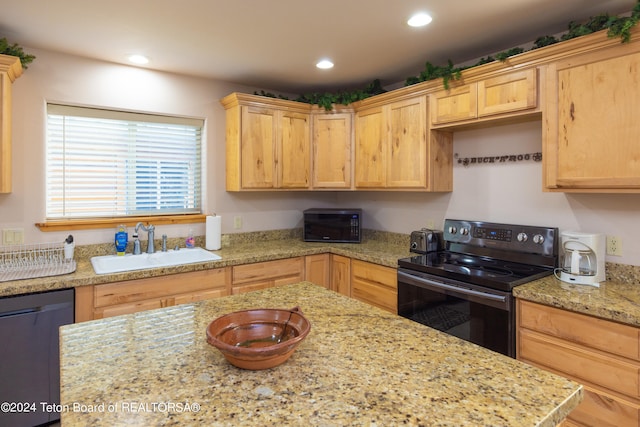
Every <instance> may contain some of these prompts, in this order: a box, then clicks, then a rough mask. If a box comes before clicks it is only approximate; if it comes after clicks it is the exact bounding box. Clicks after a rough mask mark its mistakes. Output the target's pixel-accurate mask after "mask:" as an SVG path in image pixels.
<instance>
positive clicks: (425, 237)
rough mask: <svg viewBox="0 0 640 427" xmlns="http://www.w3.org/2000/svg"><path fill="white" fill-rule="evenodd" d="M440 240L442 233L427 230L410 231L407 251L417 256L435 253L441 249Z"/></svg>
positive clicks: (441, 243)
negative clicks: (417, 254)
mask: <svg viewBox="0 0 640 427" xmlns="http://www.w3.org/2000/svg"><path fill="white" fill-rule="evenodd" d="M442 239H443V236H442V231H437V230H429V229H428V228H423V229H421V230H418V231H412V232H411V243H410V246H409V250H410V251H411V252H416V253H419V254H426V253H429V252H436V251H439V250H441V249H443V241H442Z"/></svg>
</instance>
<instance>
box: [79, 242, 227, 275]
mask: <svg viewBox="0 0 640 427" xmlns="http://www.w3.org/2000/svg"><path fill="white" fill-rule="evenodd" d="M219 259H222V258H221V257H220V256H218V255H216V254H214V253H211V252H209V251H207V250H205V249H202V248H188V249H180V250H177V251H174V250H169V251H167V252H156V253H154V254H147V253H144V254H140V255H131V254H127V255H124V256H118V255H103V256H95V257H93V258H91V265H93V270H94V271H95V272H96V274H109V273H120V272H123V271H134V270H146V269H149V268H160V267H172V266H176V265H183V264H193V263H197V262H208V261H216V260H219Z"/></svg>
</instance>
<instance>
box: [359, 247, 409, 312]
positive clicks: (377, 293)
mask: <svg viewBox="0 0 640 427" xmlns="http://www.w3.org/2000/svg"><path fill="white" fill-rule="evenodd" d="M351 297H352V298H355V299H357V300H360V301H363V302H366V303H368V304H371V305H375V306H376V307H380V308H382V309H384V310H387V311H390V312H392V313H398V276H397V270H396V269H395V268H391V267H385V266H382V265H378V264H373V263H370V262H366V261H360V260H356V259H354V260H351Z"/></svg>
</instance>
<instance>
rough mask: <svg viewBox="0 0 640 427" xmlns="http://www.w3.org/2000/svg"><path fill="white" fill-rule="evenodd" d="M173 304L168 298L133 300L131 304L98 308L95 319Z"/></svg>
mask: <svg viewBox="0 0 640 427" xmlns="http://www.w3.org/2000/svg"><path fill="white" fill-rule="evenodd" d="M170 305H173V301H167V300H166V299H154V300H148V301H140V302H133V303H129V304H119V305H113V306H110V307H100V308H96V309H95V311H94V313H93V318H94V319H105V318H107V317H113V316H121V315H123V314H131V313H137V312H139V311H145V310H153V309H155V308H164V307H168V306H170Z"/></svg>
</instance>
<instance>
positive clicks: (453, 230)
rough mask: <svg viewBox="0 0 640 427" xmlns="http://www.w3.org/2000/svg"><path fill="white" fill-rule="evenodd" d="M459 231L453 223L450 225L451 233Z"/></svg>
mask: <svg viewBox="0 0 640 427" xmlns="http://www.w3.org/2000/svg"><path fill="white" fill-rule="evenodd" d="M457 232H458V229H457V228H455V227H454V226H453V225H452V226H451V227H449V233H451V234H456V233H457Z"/></svg>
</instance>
